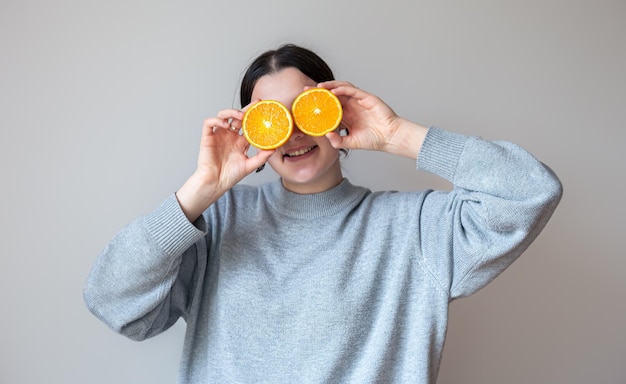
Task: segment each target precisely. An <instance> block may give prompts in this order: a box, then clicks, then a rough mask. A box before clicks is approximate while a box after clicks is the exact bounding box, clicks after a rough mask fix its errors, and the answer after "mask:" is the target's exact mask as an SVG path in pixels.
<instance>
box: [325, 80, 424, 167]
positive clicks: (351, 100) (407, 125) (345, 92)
mask: <svg viewBox="0 0 626 384" xmlns="http://www.w3.org/2000/svg"><path fill="white" fill-rule="evenodd" d="M318 86H319V87H322V88H326V89H329V90H330V91H332V92H333V93H334V94H335V95H336V96H337V97H339V100H340V101H341V104H342V106H343V122H342V123H343V125H344V126H345V127H346V128H347V129H348V132H349V134H348V135H347V136H340V135H339V134H338V133H337V132H331V133H329V134H327V135H326V137H327V138H328V139H329V140H330V142H331V144H332V146H333V147H335V148H347V149H365V150H373V151H383V152H388V153H392V154H396V155H400V156H405V157H409V158H413V159H415V158H417V154H418V153H419V150H420V148H421V145H422V143H423V141H424V138H425V137H426V132H427V131H428V129H427V128H426V127H423V126H421V125H418V124H415V123H413V122H410V121H408V120H405V119H402V118H400V117H398V115H396V113H395V112H394V111H393V110H392V109H391V108H390V107H389V106H388V105H387V104H385V103H384V102H383V101H382V100H381V99H380V98H378V97H377V96H375V95H373V94H371V93H368V92H366V91H364V90H362V89H359V88H357V87H355V86H354V85H352V84H350V83H348V82H345V81H336V80H335V81H327V82H324V83H320V84H318Z"/></svg>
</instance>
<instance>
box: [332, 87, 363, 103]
mask: <svg viewBox="0 0 626 384" xmlns="http://www.w3.org/2000/svg"><path fill="white" fill-rule="evenodd" d="M331 92H332V93H334V94H335V95H336V96H346V97H352V98H355V99H358V100H362V99H364V98H366V97H367V96H370V93H369V92H366V91H364V90H362V89H360V88H357V87H355V86H353V85H351V84H350V85H345V84H344V85H339V86H337V87H335V88H332V89H331Z"/></svg>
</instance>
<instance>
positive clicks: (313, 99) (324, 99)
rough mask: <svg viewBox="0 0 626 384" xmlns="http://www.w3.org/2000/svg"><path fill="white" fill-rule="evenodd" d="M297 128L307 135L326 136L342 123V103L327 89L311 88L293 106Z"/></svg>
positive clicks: (292, 110) (297, 98)
mask: <svg viewBox="0 0 626 384" xmlns="http://www.w3.org/2000/svg"><path fill="white" fill-rule="evenodd" d="M291 112H292V113H293V120H294V122H295V124H296V126H297V127H298V128H299V129H300V130H301V131H302V132H304V133H306V134H307V135H311V136H324V135H325V134H327V133H328V132H332V131H334V130H335V129H337V127H338V126H339V124H340V123H341V119H342V118H343V108H342V106H341V102H340V101H339V99H338V98H337V96H335V94H333V93H332V92H331V91H329V90H328V89H325V88H311V89H308V90H306V91H304V92H302V93H301V94H300V95H298V97H296V99H295V100H294V101H293V104H292V106H291Z"/></svg>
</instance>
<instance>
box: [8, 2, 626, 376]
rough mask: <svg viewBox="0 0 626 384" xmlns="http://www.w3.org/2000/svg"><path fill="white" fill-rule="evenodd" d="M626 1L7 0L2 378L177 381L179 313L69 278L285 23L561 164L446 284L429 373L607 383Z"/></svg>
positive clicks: (459, 121) (472, 130)
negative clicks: (543, 218)
mask: <svg viewBox="0 0 626 384" xmlns="http://www.w3.org/2000/svg"><path fill="white" fill-rule="evenodd" d="M625 16H626V5H625V3H624V2H623V1H622V0H616V1H608V0H603V1H565V0H561V1H554V0H552V1H551V0H548V1H537V0H530V1H506V2H504V1H495V0H494V1H488V0H480V1H464V0H450V1H441V0H440V1H434V0H433V1H387V2H383V1H363V0H350V1H336V0H317V1H308V2H304V1H291V0H289V1H287V0H284V1H280V0H265V1H250V2H244V1H237V0H229V1H221V2H211V1H178V2H174V1H172V2H164V1H154V0H152V1H107V2H93V3H92V2H88V1H69V0H61V1H19V2H18V1H11V0H9V1H7V0H2V2H1V3H0V122H1V124H2V130H1V133H0V171H1V177H2V188H1V192H0V193H1V196H2V198H1V199H0V213H1V216H0V220H1V225H2V231H1V232H0V233H1V235H0V236H1V243H0V251H1V258H0V303H1V304H0V305H1V308H2V309H1V311H2V312H1V316H0V352H1V356H0V382H2V383H147V382H151V383H173V382H175V378H176V374H177V365H178V359H179V356H180V351H181V346H182V335H183V331H184V323H183V322H182V321H181V322H179V323H177V324H176V325H175V326H174V328H173V329H171V330H170V331H169V332H167V333H165V334H162V335H160V336H159V337H157V338H154V339H151V340H148V341H145V342H143V343H136V342H133V341H130V340H127V339H125V338H123V337H121V336H118V335H116V334H114V333H113V332H112V331H110V330H109V329H108V328H106V327H105V326H104V325H103V324H101V323H100V322H98V320H97V319H96V318H95V317H93V316H92V315H91V314H90V313H88V311H87V310H86V308H85V306H84V304H83V301H82V285H83V282H84V280H85V278H86V276H87V273H88V271H89V269H90V267H91V265H92V263H93V261H94V259H95V257H96V255H97V254H98V253H99V251H100V250H101V249H102V248H103V247H104V245H105V244H106V243H107V241H108V240H109V239H110V238H111V237H112V236H113V234H114V233H115V232H116V231H117V230H118V229H119V228H120V227H121V226H122V225H124V224H125V223H127V222H128V221H130V220H131V219H133V218H135V217H136V216H138V215H140V214H143V213H146V212H148V211H149V210H151V209H153V208H154V207H155V206H156V205H157V204H158V203H159V202H160V201H162V200H163V199H164V198H165V197H166V196H167V195H169V194H170V193H172V192H173V191H175V190H176V189H177V188H178V187H179V186H180V185H181V184H182V183H183V182H184V180H185V179H186V178H187V177H188V176H189V175H190V174H191V172H192V171H193V170H194V166H195V160H196V155H197V148H198V139H199V137H200V130H201V125H202V121H203V119H204V118H205V117H208V116H211V115H214V114H215V113H216V112H217V111H218V110H219V109H222V108H226V107H230V106H232V105H236V104H235V98H236V92H237V85H238V82H239V80H240V77H241V74H242V71H243V70H244V69H245V67H246V65H247V64H248V63H249V62H250V60H251V59H252V58H253V57H254V56H256V55H257V54H258V53H260V52H262V51H264V50H266V49H269V48H275V47H276V46H278V45H279V44H280V43H284V42H287V41H289V42H295V43H298V44H303V45H306V46H308V47H310V48H312V49H314V50H316V51H317V52H318V53H319V54H321V55H322V56H323V57H324V58H326V59H327V61H328V62H329V64H330V65H331V67H333V68H334V70H335V72H336V76H337V77H338V78H340V79H345V80H349V81H351V82H353V83H355V84H356V85H358V86H359V87H361V88H363V89H366V90H369V91H371V92H373V93H375V94H377V95H379V96H380V97H382V98H383V99H384V100H385V101H387V102H388V103H389V104H390V105H391V106H392V107H393V108H394V109H395V110H396V112H397V113H398V114H400V115H402V116H404V117H407V118H409V119H412V120H414V121H417V122H419V123H422V124H426V125H438V126H441V127H443V128H445V129H448V130H451V131H456V132H461V133H466V134H475V135H480V136H483V137H485V138H488V139H504V140H509V141H513V142H516V143H519V144H521V145H523V146H524V147H526V148H527V149H528V150H530V151H531V152H533V153H534V154H535V155H537V156H538V157H539V158H540V159H541V160H542V161H544V162H545V163H547V164H549V165H550V166H551V167H552V168H553V169H554V170H555V171H556V173H557V174H558V175H559V176H560V178H561V179H562V181H563V184H564V186H565V195H564V198H563V200H562V203H561V205H560V207H559V209H558V210H557V212H556V214H555V215H554V216H553V219H552V221H551V222H550V223H549V225H548V226H547V227H546V229H545V231H544V232H543V233H542V234H541V236H540V237H539V239H538V240H537V241H536V242H535V243H534V244H533V245H532V247H531V248H530V249H529V250H528V251H527V252H526V253H525V255H524V256H523V257H522V258H521V259H520V260H519V261H517V262H516V263H515V264H514V265H513V266H512V267H511V268H510V269H509V270H507V271H506V272H505V273H504V274H503V275H502V276H501V277H499V278H498V279H496V281H494V282H493V283H492V284H491V285H489V286H488V287H487V288H485V289H484V290H482V291H480V292H479V293H477V294H476V295H474V296H472V297H470V298H467V299H463V300H460V301H457V302H454V303H452V305H451V316H450V328H449V334H448V335H449V337H448V341H447V344H446V348H445V351H444V358H443V363H442V367H441V373H440V380H439V383H520V384H521V383H581V384H582V383H590V382H594V383H623V382H624V378H625V377H626V364H625V361H624V356H626V330H625V329H624V326H625V325H626V304H625V302H626V300H625V293H626V279H625V278H624V277H625V273H624V271H625V269H626V261H625V260H624V256H625V254H626V252H624V245H623V244H624V242H623V236H624V221H623V218H624V213H625V212H624V204H623V202H622V199H623V194H624V191H625V189H626V188H625V187H626V185H625V183H624V171H623V168H624V165H625V164H624V160H623V151H622V148H623V146H624V143H625V140H624V139H625V135H624V130H625V128H626V127H625V124H624V110H625V107H626V93H625V90H626V76H625V74H624V68H626V43H625V38H626V22H625V21H626V17H625ZM344 168H345V175H346V176H347V177H349V178H350V179H351V180H352V181H353V182H354V183H357V184H362V185H366V186H369V187H371V188H372V189H398V190H415V189H422V188H448V187H449V186H448V185H447V184H446V182H442V181H441V180H438V179H437V178H435V177H433V176H430V175H427V174H424V173H421V172H416V171H414V164H413V162H412V161H410V160H407V159H401V158H394V157H391V156H388V155H385V154H380V153H370V152H361V153H360V152H353V153H352V155H351V156H350V157H349V158H348V159H347V160H346V161H344ZM275 177H276V176H275V174H273V173H272V171H271V170H266V171H264V172H263V173H262V174H259V175H254V176H252V177H249V178H247V179H246V180H245V182H246V183H260V182H263V181H266V180H270V179H273V178H275Z"/></svg>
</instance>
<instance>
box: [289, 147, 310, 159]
mask: <svg viewBox="0 0 626 384" xmlns="http://www.w3.org/2000/svg"><path fill="white" fill-rule="evenodd" d="M313 148H315V147H310V148H305V149H301V150H299V151H295V152H290V153H288V154H287V156H289V157H294V156H300V155H304V154H305V153H307V152H309V151H311V150H312V149H313Z"/></svg>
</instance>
